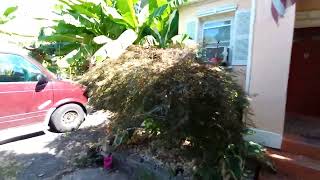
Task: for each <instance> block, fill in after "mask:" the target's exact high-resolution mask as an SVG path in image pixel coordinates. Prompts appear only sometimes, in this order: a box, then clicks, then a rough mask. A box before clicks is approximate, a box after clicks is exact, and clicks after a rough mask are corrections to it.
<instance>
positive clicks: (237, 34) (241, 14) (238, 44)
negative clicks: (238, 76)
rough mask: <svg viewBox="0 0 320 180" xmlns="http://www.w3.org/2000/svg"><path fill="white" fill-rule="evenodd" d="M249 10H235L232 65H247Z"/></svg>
mask: <svg viewBox="0 0 320 180" xmlns="http://www.w3.org/2000/svg"><path fill="white" fill-rule="evenodd" d="M249 33H250V11H236V14H235V19H234V34H233V37H234V39H233V48H232V57H233V58H232V65H247V61H248V57H249V55H248V52H249Z"/></svg>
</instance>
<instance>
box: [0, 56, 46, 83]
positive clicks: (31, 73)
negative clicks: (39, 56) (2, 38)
mask: <svg viewBox="0 0 320 180" xmlns="http://www.w3.org/2000/svg"><path fill="white" fill-rule="evenodd" d="M40 74H41V71H40V70H39V69H38V68H37V67H36V66H35V65H33V64H32V63H31V62H29V61H27V60H26V59H24V58H23V57H22V56H19V55H16V54H0V82H31V81H37V76H38V75H40Z"/></svg>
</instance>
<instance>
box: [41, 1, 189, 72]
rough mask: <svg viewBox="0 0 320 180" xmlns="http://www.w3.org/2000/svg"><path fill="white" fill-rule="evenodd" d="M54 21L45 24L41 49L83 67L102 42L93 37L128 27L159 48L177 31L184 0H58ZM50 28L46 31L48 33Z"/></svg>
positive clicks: (112, 35) (111, 34) (110, 35)
mask: <svg viewBox="0 0 320 180" xmlns="http://www.w3.org/2000/svg"><path fill="white" fill-rule="evenodd" d="M59 1H60V4H59V5H57V6H56V10H55V13H57V14H58V15H59V17H60V19H58V20H55V22H56V25H55V26H53V27H47V28H44V29H43V30H42V31H41V33H40V35H39V40H40V41H42V42H45V43H44V44H42V45H41V46H40V48H39V49H40V50H42V51H43V52H45V54H48V55H54V56H61V57H63V56H67V57H69V58H68V63H69V64H70V65H71V67H74V66H75V67H77V68H78V69H79V70H80V71H81V70H82V71H83V68H79V67H78V66H82V67H84V68H86V67H85V65H86V64H87V63H86V62H88V61H87V60H88V59H89V58H90V57H91V56H92V55H93V54H94V52H96V51H97V50H98V49H99V48H100V47H101V45H98V44H96V43H95V42H94V41H93V39H94V38H95V37H97V36H101V35H103V36H107V37H108V38H111V39H117V38H118V37H119V36H120V35H121V33H123V32H124V31H125V30H127V29H133V30H134V31H135V32H136V33H137V34H138V39H137V40H136V43H139V42H140V40H141V39H142V38H143V37H145V36H147V35H152V36H154V38H155V39H156V40H157V41H158V45H159V46H160V47H162V48H164V47H166V46H167V45H168V43H169V42H170V40H171V38H172V37H173V36H174V35H176V34H177V32H178V11H177V7H178V5H180V4H181V3H183V1H184V0H174V1H167V0H149V1H148V3H147V5H145V6H144V7H140V6H139V4H141V2H140V1H138V0H95V1H86V0H59ZM48 31H49V33H48Z"/></svg>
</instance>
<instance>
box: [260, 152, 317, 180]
mask: <svg viewBox="0 0 320 180" xmlns="http://www.w3.org/2000/svg"><path fill="white" fill-rule="evenodd" d="M268 155H269V157H270V158H271V159H272V161H273V163H274V165H275V167H276V169H277V173H276V174H273V173H270V172H267V171H264V170H262V171H261V172H260V174H259V179H260V180H278V179H279V180H280V179H281V180H282V179H283V180H318V179H320V160H315V159H311V158H309V157H306V156H303V155H295V154H290V153H285V152H281V151H278V150H272V149H268Z"/></svg>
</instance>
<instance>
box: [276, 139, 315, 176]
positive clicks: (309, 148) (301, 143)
mask: <svg viewBox="0 0 320 180" xmlns="http://www.w3.org/2000/svg"><path fill="white" fill-rule="evenodd" d="M281 151H282V152H287V153H291V154H296V155H303V156H307V157H309V158H311V159H317V160H320V140H318V139H310V138H304V137H301V136H295V135H288V134H286V135H285V136H284V138H283V141H282V146H281ZM319 179H320V178H319Z"/></svg>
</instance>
